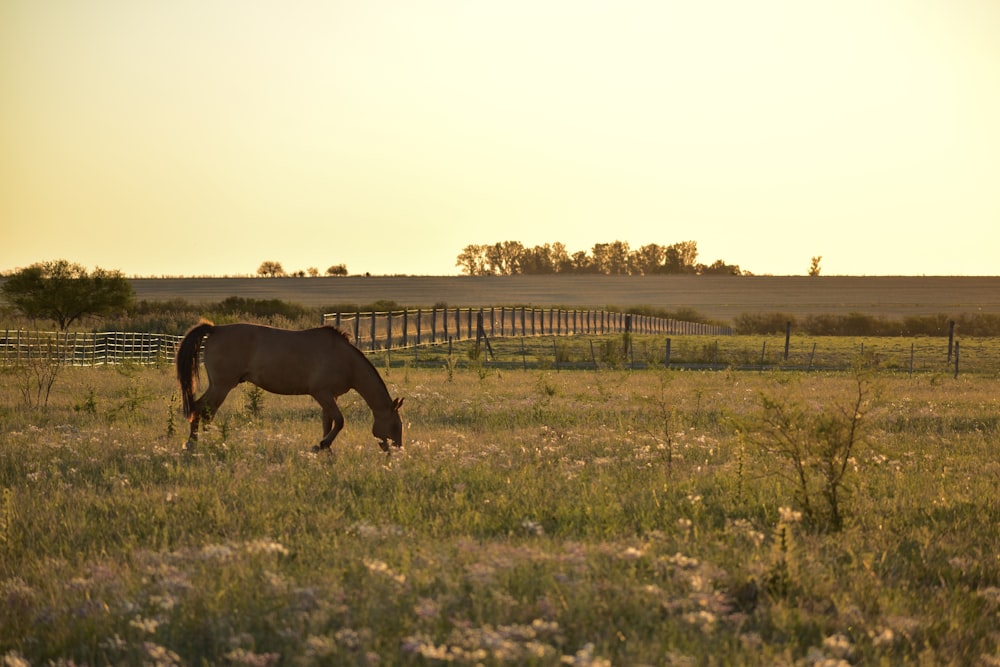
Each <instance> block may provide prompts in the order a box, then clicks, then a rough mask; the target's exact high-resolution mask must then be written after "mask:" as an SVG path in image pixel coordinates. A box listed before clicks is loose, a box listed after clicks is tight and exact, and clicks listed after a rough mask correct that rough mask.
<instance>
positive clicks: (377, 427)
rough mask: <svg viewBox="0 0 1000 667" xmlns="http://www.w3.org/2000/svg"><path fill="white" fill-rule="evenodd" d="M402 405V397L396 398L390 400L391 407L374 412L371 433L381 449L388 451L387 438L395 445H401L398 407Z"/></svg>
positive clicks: (401, 423)
mask: <svg viewBox="0 0 1000 667" xmlns="http://www.w3.org/2000/svg"><path fill="white" fill-rule="evenodd" d="M402 405H403V399H401V398H396V399H393V401H392V407H391V408H387V409H385V410H379V411H378V412H376V413H374V414H375V423H374V424H373V425H372V435H374V436H375V437H376V438H378V440H379V443H378V444H379V447H381V448H382V451H384V452H387V451H389V442H388V441H389V440H392V444H394V445H395V446H396V447H402V446H403V420H402V419H400V417H399V408H400V407H402Z"/></svg>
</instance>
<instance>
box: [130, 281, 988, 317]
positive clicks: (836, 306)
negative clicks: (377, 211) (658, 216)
mask: <svg viewBox="0 0 1000 667" xmlns="http://www.w3.org/2000/svg"><path fill="white" fill-rule="evenodd" d="M131 282H132V284H133V286H134V288H135V290H136V294H137V296H138V298H139V299H147V300H151V301H156V300H161V301H162V300H167V299H171V298H178V297H179V298H185V299H187V300H189V301H192V302H195V303H197V302H218V301H221V300H223V299H225V298H227V297H230V296H240V297H244V298H254V299H280V300H282V301H289V302H293V303H300V304H303V305H306V306H314V307H317V308H322V307H326V306H331V305H335V304H345V303H348V304H350V303H353V304H369V303H374V302H376V301H380V300H381V301H395V302H396V303H398V304H400V305H402V306H408V307H414V308H416V307H430V306H433V305H435V304H438V303H447V304H448V305H451V306H487V305H494V306H499V305H518V306H520V305H531V306H567V307H589V308H604V307H606V306H615V307H618V308H628V307H630V306H652V307H655V308H663V309H666V310H669V311H671V312H674V311H677V310H679V309H683V308H689V309H694V310H696V311H697V312H699V313H701V314H702V315H704V316H706V317H709V318H711V319H714V320H718V321H722V322H731V321H732V320H733V318H735V317H738V316H739V315H742V314H744V313H762V312H781V313H787V314H789V315H794V316H796V317H804V316H807V315H836V314H848V313H852V312H858V313H863V314H869V315H877V316H884V317H887V318H891V319H898V318H902V317H904V316H908V315H937V314H941V313H943V314H946V315H950V316H956V315H960V314H963V313H969V314H975V313H1000V278H997V277H841V276H829V277H827V276H823V277H818V278H809V277H805V276H785V277H774V276H741V277H714V276H512V277H470V276H461V277H431V276H405V277H378V276H376V277H362V276H351V277H346V278H176V279H174V278H164V279H136V280H132V281H131Z"/></svg>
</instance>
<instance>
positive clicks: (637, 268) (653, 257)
mask: <svg viewBox="0 0 1000 667" xmlns="http://www.w3.org/2000/svg"><path fill="white" fill-rule="evenodd" d="M666 259H667V249H666V248H664V247H663V246H661V245H657V244H655V243H650V244H648V245H644V246H642V247H641V248H639V249H638V250H635V251H633V252H632V256H631V257H630V258H629V262H630V264H631V267H632V273H638V274H641V275H644V276H648V275H652V274H655V273H663V272H664V263H665V262H666Z"/></svg>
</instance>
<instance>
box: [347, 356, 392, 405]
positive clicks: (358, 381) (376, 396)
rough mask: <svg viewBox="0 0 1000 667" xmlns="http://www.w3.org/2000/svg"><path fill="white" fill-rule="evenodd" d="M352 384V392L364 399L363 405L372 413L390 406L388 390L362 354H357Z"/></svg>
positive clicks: (390, 399) (390, 400) (390, 398)
mask: <svg viewBox="0 0 1000 667" xmlns="http://www.w3.org/2000/svg"><path fill="white" fill-rule="evenodd" d="M354 382H355V386H354V390H355V391H356V392H358V393H359V394H361V398H363V399H365V403H367V404H368V407H369V408H371V409H372V412H374V411H376V410H385V409H387V408H389V407H390V406H391V405H392V397H390V396H389V390H388V389H386V387H385V383H384V382H383V381H382V378H381V377H380V376H379V374H378V371H377V370H375V367H374V366H372V365H371V364H370V363H369V362H368V359H367V358H366V357H365V356H364V353H363V352H362V353H359V358H358V361H357V365H356V368H355V372H354Z"/></svg>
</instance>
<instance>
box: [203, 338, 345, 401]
mask: <svg viewBox="0 0 1000 667" xmlns="http://www.w3.org/2000/svg"><path fill="white" fill-rule="evenodd" d="M332 335H333V333H332V332H329V331H324V330H322V329H307V330H304V331H293V330H289V329H278V328H275V327H268V326H263V325H258V324H247V323H238V324H227V325H223V326H218V327H216V328H215V330H214V331H213V332H212V335H211V336H210V337H209V338H208V340H207V341H206V343H205V364H206V367H207V368H208V370H209V373H210V374H213V375H217V376H219V377H220V380H221V381H223V382H233V383H237V382H243V381H250V382H253V383H254V384H256V385H257V386H259V387H261V388H262V389H266V390H267V391H271V392H274V393H278V394H308V393H313V392H315V391H319V390H322V389H324V388H325V387H323V385H326V384H331V383H332V384H337V377H338V376H341V375H343V371H342V370H340V369H342V367H343V363H342V361H341V360H340V355H339V353H338V351H337V349H336V344H335V340H334V339H333V337H332ZM331 389H334V390H336V387H331Z"/></svg>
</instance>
